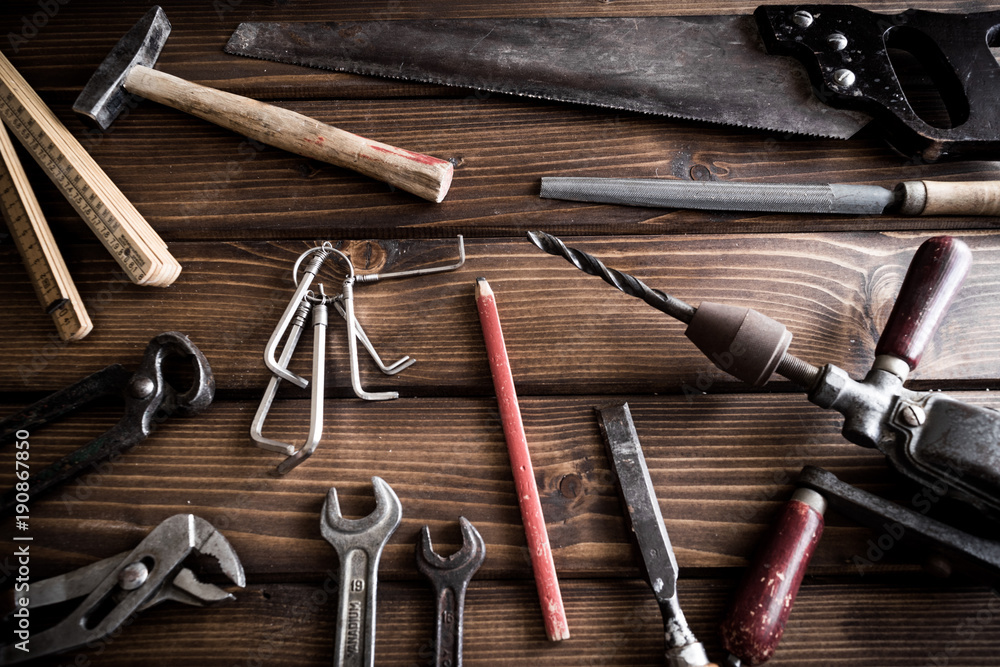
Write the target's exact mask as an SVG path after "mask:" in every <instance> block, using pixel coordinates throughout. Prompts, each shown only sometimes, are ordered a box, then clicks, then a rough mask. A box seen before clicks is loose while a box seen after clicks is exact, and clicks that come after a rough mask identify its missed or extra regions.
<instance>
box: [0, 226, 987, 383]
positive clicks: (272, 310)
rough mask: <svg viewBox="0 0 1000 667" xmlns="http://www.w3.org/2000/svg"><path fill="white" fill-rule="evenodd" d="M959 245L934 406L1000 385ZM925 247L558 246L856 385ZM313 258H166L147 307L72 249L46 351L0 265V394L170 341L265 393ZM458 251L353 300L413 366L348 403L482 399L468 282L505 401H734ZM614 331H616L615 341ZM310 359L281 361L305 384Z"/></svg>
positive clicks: (362, 262) (853, 241)
mask: <svg viewBox="0 0 1000 667" xmlns="http://www.w3.org/2000/svg"><path fill="white" fill-rule="evenodd" d="M319 238H322V237H319ZM961 238H962V239H963V240H965V241H966V242H968V244H969V245H970V247H971V248H972V251H973V260H972V261H973V264H972V269H971V273H970V276H969V278H968V279H967V280H966V283H965V285H964V286H963V287H962V289H961V290H960V291H959V293H958V296H957V297H956V299H955V301H954V303H953V305H952V307H951V309H950V311H949V313H948V315H947V317H946V318H945V321H944V323H943V324H942V326H941V328H940V329H939V331H938V333H937V335H936V336H935V337H934V338H933V339H932V340H931V342H930V345H929V347H928V350H927V351H926V352H925V354H924V360H923V362H922V364H921V366H920V368H918V369H917V371H916V372H915V373H914V375H913V380H914V381H916V382H918V383H921V382H923V383H926V385H927V386H930V387H933V388H938V389H947V388H949V387H951V386H955V385H956V384H962V385H963V386H967V387H978V388H983V389H985V388H988V387H990V386H991V384H992V383H993V382H995V379H996V378H998V377H1000V366H998V365H997V362H996V359H997V355H996V354H995V353H993V351H995V350H996V346H997V344H998V343H997V341H996V336H995V335H994V334H993V332H992V329H991V328H990V325H989V324H988V322H990V321H991V320H995V319H997V318H1000V311H998V310H997V309H1000V304H998V303H997V301H996V300H995V299H994V298H993V296H992V295H993V294H994V293H995V292H996V279H995V277H994V275H995V274H996V270H995V267H996V266H997V265H998V264H1000V235H996V234H985V233H972V232H968V233H963V234H962V235H961ZM334 240H336V239H334ZM923 240H924V235H922V234H879V233H871V232H858V233H854V234H838V235H835V236H827V235H822V234H820V235H806V234H792V235H728V236H726V237H718V236H711V235H699V236H695V235H690V236H680V237H673V236H663V237H642V236H639V237H612V238H594V237H576V238H571V237H567V241H568V243H569V244H570V245H571V246H574V247H579V248H580V249H581V250H584V251H586V252H590V253H592V254H594V255H596V256H597V257H598V258H601V259H603V260H604V261H605V262H606V263H608V264H609V265H610V266H614V267H615V268H618V269H619V270H621V271H625V272H627V273H631V274H633V275H635V276H636V277H639V278H640V279H642V280H644V281H645V282H647V283H648V284H649V285H651V286H654V287H656V288H658V289H662V290H664V291H666V292H669V293H672V294H674V295H675V296H677V297H678V298H680V299H683V300H685V301H687V302H689V303H691V304H693V305H697V304H699V303H700V302H701V301H712V302H716V303H727V304H732V305H736V306H748V307H752V308H756V309H757V310H760V311H761V312H763V313H764V314H765V315H768V316H769V317H772V318H773V319H776V320H778V321H779V322H782V323H783V324H785V325H786V326H787V327H788V328H789V330H790V331H791V332H792V333H793V335H794V338H793V340H792V344H791V348H790V351H791V352H792V353H793V354H796V355H798V356H800V357H802V358H803V359H806V360H808V361H811V362H813V363H816V364H822V363H826V362H830V363H835V364H837V365H838V366H840V367H842V368H844V369H845V370H847V371H848V372H849V373H851V374H852V375H854V376H855V377H863V376H864V374H865V373H866V372H867V371H868V369H869V368H870V367H871V363H872V360H873V358H874V357H873V355H874V348H875V344H876V341H877V340H878V337H879V334H880V332H881V330H882V328H883V326H884V325H885V322H886V320H887V318H888V315H889V312H890V310H891V308H892V304H893V303H894V301H895V298H896V293H897V290H898V289H899V286H900V284H901V283H902V280H903V276H904V275H905V272H906V267H907V266H908V264H909V262H910V259H911V258H912V256H913V253H914V252H915V250H916V248H917V247H918V246H919V245H920V243H921V242H922V241H923ZM315 244H316V242H315V241H314V242H311V243H305V242H292V243H214V244H202V243H175V244H173V245H172V247H171V250H172V251H173V252H174V253H176V255H177V256H178V257H179V258H181V261H182V264H184V265H185V266H186V267H187V271H188V275H187V277H186V278H185V280H182V281H180V282H179V283H178V284H176V285H174V286H173V287H172V288H171V289H170V290H156V291H150V290H148V289H136V288H133V287H131V286H130V285H128V284H126V283H123V282H122V281H121V279H120V277H119V276H118V274H117V273H116V272H115V269H114V264H113V263H112V262H111V260H110V258H109V257H107V255H106V254H102V253H101V252H100V251H99V250H97V249H90V248H87V247H79V248H70V249H68V250H69V252H68V253H67V257H68V259H67V261H68V262H69V265H70V271H71V272H72V273H73V276H74V278H75V280H76V282H77V286H78V288H79V290H80V293H81V294H82V295H83V298H84V301H85V303H86V304H87V306H88V308H89V309H90V311H91V313H92V318H93V320H94V325H95V331H94V332H93V333H92V334H91V335H90V337H89V338H88V345H87V346H83V347H80V346H71V345H64V344H59V342H58V341H52V340H49V339H48V338H47V337H46V334H47V333H48V332H49V329H50V326H51V325H50V324H49V322H48V318H46V317H45V316H44V314H41V313H38V312H37V308H36V307H35V305H34V302H33V299H34V297H33V293H32V292H31V286H30V284H29V283H28V280H27V278H26V276H25V275H24V273H23V269H21V267H20V265H19V263H18V262H19V260H18V258H17V256H16V253H14V252H13V251H12V250H10V251H8V252H6V253H3V252H2V250H0V262H3V263H4V264H5V265H6V266H7V267H9V269H8V270H5V271H3V273H2V274H0V285H2V286H3V293H4V294H5V295H7V296H6V299H7V300H8V301H7V303H8V304H9V305H8V308H10V309H11V310H9V311H8V312H9V313H10V315H11V318H12V319H11V321H12V322H17V324H18V326H17V327H8V328H6V329H5V330H3V331H0V343H2V344H3V345H4V348H5V354H4V355H2V357H0V388H2V390H3V391H23V390H24V389H26V388H30V389H31V390H33V391H36V392H42V391H44V390H45V389H48V390H49V391H54V390H55V389H57V388H60V387H62V386H64V385H66V384H69V383H71V382H75V381H76V380H78V379H79V378H80V377H82V376H84V375H86V374H88V373H92V372H94V371H96V370H99V369H100V368H103V367H104V366H106V365H109V364H111V363H115V362H118V363H123V364H125V365H127V366H130V367H133V368H134V367H135V366H136V365H137V364H138V361H139V358H140V356H141V350H142V349H143V347H144V346H145V344H146V342H148V341H149V339H150V338H152V337H153V336H155V335H156V334H158V333H161V332H163V331H168V330H175V329H181V330H182V333H185V334H187V335H188V336H189V337H190V338H191V339H192V340H193V341H194V342H195V344H196V345H198V346H199V348H200V349H201V350H202V352H204V353H205V355H206V356H207V357H208V359H209V361H210V362H211V364H212V366H213V369H214V371H215V375H216V381H217V383H218V386H219V388H220V391H222V392H227V391H239V392H246V391H251V390H252V391H255V392H259V391H261V390H262V388H263V386H264V385H265V384H266V382H267V374H266V371H265V369H264V366H263V362H262V354H263V349H264V345H265V343H266V342H267V339H268V337H269V336H270V334H271V332H272V330H273V328H274V326H275V324H276V322H277V319H278V316H279V315H280V314H281V312H282V311H283V310H284V308H285V306H286V304H287V301H288V299H289V298H290V297H291V292H292V283H291V280H290V271H291V267H292V264H293V263H294V260H295V258H296V257H297V256H298V254H299V253H301V252H302V251H303V250H305V249H307V248H309V247H313V246H314V245H315ZM466 246H467V256H468V260H467V262H466V265H465V266H464V267H463V268H462V269H461V270H459V271H456V272H452V273H444V274H438V275H435V276H427V277H424V278H416V279H409V280H398V281H385V282H383V283H379V284H375V285H370V286H367V285H363V286H360V287H358V288H357V290H356V303H357V306H356V309H357V313H358V317H359V319H360V321H361V323H362V325H363V326H364V327H365V329H366V331H367V332H368V334H369V336H370V338H371V339H372V340H373V341H374V343H375V346H376V347H377V348H378V349H379V351H380V354H382V355H383V356H384V357H385V358H392V359H395V358H398V357H401V356H403V355H404V354H408V355H410V356H412V357H414V358H416V359H417V360H418V361H417V363H416V364H415V365H414V366H412V367H411V368H409V369H407V370H406V371H404V372H403V373H402V374H400V375H397V376H395V377H392V378H389V377H386V376H383V375H382V374H381V373H379V372H378V370H377V369H376V368H375V367H374V366H373V365H372V364H371V363H370V362H369V361H368V360H367V359H364V360H362V371H363V376H362V379H363V384H364V385H365V386H369V387H372V388H373V389H379V388H387V387H388V388H393V389H397V390H399V391H401V392H403V394H404V395H409V396H414V395H455V394H456V393H467V392H474V393H478V394H485V393H487V392H489V391H490V379H489V369H488V368H487V365H486V359H485V357H484V356H483V355H484V353H483V343H482V335H481V331H480V327H479V324H478V321H477V319H476V312H475V302H474V298H473V291H474V289H473V287H474V280H475V278H476V277H477V276H484V277H486V278H487V279H489V280H490V282H491V284H492V285H493V286H494V288H495V290H496V293H497V301H498V304H500V307H501V308H503V309H504V312H505V318H504V320H505V321H504V327H505V329H506V330H507V338H508V346H509V355H510V358H511V363H512V365H513V369H514V375H515V380H516V382H517V384H518V392H519V393H523V394H526V395H531V394H570V393H594V392H595V391H598V390H599V391H607V392H610V393H623V392H657V393H678V392H692V391H693V392H695V393H698V392H700V391H705V390H708V389H709V388H710V389H711V391H713V392H718V391H733V390H740V391H743V390H745V389H746V388H745V387H744V386H743V385H742V384H741V383H738V382H736V381H735V380H733V379H731V378H729V376H727V375H724V374H723V373H722V372H721V371H717V370H716V369H715V368H714V367H712V366H710V364H709V362H708V360H707V359H705V358H704V357H703V356H702V355H701V353H700V352H698V351H697V349H696V348H695V347H694V345H693V344H692V343H691V342H690V341H689V340H687V338H685V337H684V327H683V325H681V324H680V323H678V322H675V321H673V320H671V319H670V318H668V317H666V316H664V315H663V314H661V313H659V312H657V311H655V310H654V309H652V308H649V307H648V306H646V305H644V304H643V303H641V302H640V301H638V300H637V299H633V298H631V297H628V296H626V295H624V294H621V293H620V292H618V291H616V290H615V289H614V288H612V287H611V286H609V285H606V284H605V283H604V282H602V281H601V280H600V279H598V278H594V277H592V276H588V275H585V274H583V273H582V272H580V271H579V270H577V269H576V268H574V267H573V266H571V265H570V264H569V263H567V262H566V261H564V260H563V259H561V258H558V257H551V256H549V255H546V254H544V253H543V252H541V251H539V250H538V249H536V248H535V247H534V246H532V245H531V244H530V243H529V242H528V241H527V240H521V239H517V238H496V239H472V240H468V241H467V243H466ZM342 247H343V248H344V249H345V250H346V251H347V252H348V253H349V254H351V255H352V256H353V257H355V260H354V261H355V263H356V264H357V265H358V266H359V270H361V269H362V267H363V271H364V272H377V271H384V270H397V269H404V268H415V267H419V266H436V265H441V264H446V263H448V262H450V261H454V258H455V256H456V254H457V249H456V241H455V239H446V240H443V239H436V240H423V241H417V240H413V241H406V240H400V241H378V242H376V241H350V242H347V243H345V244H344V245H343V246H342ZM338 271H340V269H338V268H336V267H334V266H333V265H331V266H330V267H329V268H327V269H324V271H323V272H322V273H321V274H320V275H321V277H320V280H327V281H330V280H331V279H332V280H333V283H332V284H333V285H334V287H333V288H329V289H332V290H334V292H337V291H339V289H335V288H336V285H338V280H339V279H342V276H343V274H342V273H338ZM338 276H340V278H338ZM137 313H142V314H143V315H142V317H137ZM506 313H509V314H506ZM624 322H628V323H629V326H628V327H626V328H624V329H623V327H622V326H621V324H622V323H624ZM343 331H344V328H343V327H342V326H341V325H339V324H338V323H337V320H331V326H330V347H329V351H328V362H329V363H328V383H327V386H328V390H329V392H331V395H338V396H347V395H350V389H349V384H350V383H349V377H348V376H347V372H346V369H347V368H348V362H347V357H346V355H347V353H346V349H347V346H346V341H345V340H344V337H343ZM308 340H309V338H308V336H307V337H306V342H305V347H303V352H302V354H300V355H297V357H296V363H297V364H298V367H299V368H300V369H302V371H303V372H305V370H307V369H308V368H309V358H308V352H307V350H308V349H309V348H308ZM772 386H774V387H779V388H788V385H787V383H784V385H783V383H781V382H778V383H777V384H775V385H772ZM918 386H919V384H918ZM287 390H291V388H286V391H287ZM293 395H294V394H293ZM301 395H302V396H305V395H307V394H306V393H305V392H302V393H301Z"/></svg>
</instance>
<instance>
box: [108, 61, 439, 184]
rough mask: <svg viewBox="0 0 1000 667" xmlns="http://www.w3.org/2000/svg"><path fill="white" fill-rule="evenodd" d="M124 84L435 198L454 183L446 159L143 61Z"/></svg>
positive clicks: (231, 126) (224, 124)
mask: <svg viewBox="0 0 1000 667" xmlns="http://www.w3.org/2000/svg"><path fill="white" fill-rule="evenodd" d="M125 89H126V90H128V91H129V92H130V93H134V94H136V95H141V96H142V97H145V98H148V99H150V100H153V101H154V102H159V103H160V104H165V105H167V106H169V107H173V108H174V109H178V110H180V111H184V112H185V113H190V114H192V115H195V116H198V117H199V118H203V119H205V120H207V121H209V122H211V123H215V124H216V125H221V126H222V127H225V128H228V129H230V130H233V131H234V132H238V133H240V134H243V135H245V136H247V137H250V138H251V139H256V140H257V141H260V142H261V143H264V144H268V145H269V146H275V147H276V148H281V149H283V150H286V151H289V152H291V153H297V154H299V155H304V156H306V157H310V158H314V159H316V160H322V161H323V162H329V163H330V164H335V165H337V166H339V167H346V168H348V169H353V170H355V171H358V172H361V173H362V174H365V175H366V176H371V177H372V178H376V179H378V180H380V181H384V182H386V183H389V184H390V185H393V186H395V187H397V188H400V189H401V190H406V191H407V192H410V193H413V194H415V195H417V196H418V197H423V198H424V199H429V200H430V201H433V202H440V201H441V200H443V199H444V197H445V195H446V194H447V193H448V188H449V186H450V185H451V179H452V174H453V172H454V167H453V166H452V164H451V163H450V162H448V161H447V160H441V159H438V158H435V157H431V156H429V155H422V154H420V153H413V152H411V151H408V150H404V149H402V148H396V147H395V146H390V145H388V144H383V143H379V142H377V141H372V140H370V139H365V138H364V137H359V136H358V135H356V134H351V133H350V132H345V131H344V130H340V129H337V128H335V127H332V126H330V125H326V124H325V123H321V122H319V121H317V120H315V119H313V118H309V117H307V116H303V115H302V114H300V113H296V112H294V111H289V110H288V109H282V108H281V107H276V106H273V105H270V104H264V103H263V102H258V101H257V100H252V99H250V98H247V97H242V96H240V95H234V94H232V93H227V92H223V91H221V90H216V89H215V88H209V87H207V86H201V85H198V84H196V83H191V82H190V81H185V80H184V79H180V78H178V77H175V76H172V75H170V74H166V73H164V72H160V71H158V70H154V69H150V68H148V67H144V66H142V65H137V66H135V67H133V68H132V69H131V70H130V71H129V73H128V74H127V75H126V77H125Z"/></svg>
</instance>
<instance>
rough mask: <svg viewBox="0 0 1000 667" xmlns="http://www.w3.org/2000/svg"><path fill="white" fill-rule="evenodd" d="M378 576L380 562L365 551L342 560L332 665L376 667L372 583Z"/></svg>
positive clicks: (352, 551)
mask: <svg viewBox="0 0 1000 667" xmlns="http://www.w3.org/2000/svg"><path fill="white" fill-rule="evenodd" d="M377 576H378V560H377V559H375V560H373V559H372V558H371V557H370V555H369V553H368V552H367V551H365V550H364V549H349V550H348V551H347V553H345V554H344V555H343V557H342V558H341V560H340V584H339V585H340V590H341V595H340V598H339V600H340V608H339V609H338V610H337V614H338V618H340V619H346V621H342V622H338V623H337V634H336V637H335V638H334V655H333V664H334V665H337V666H338V667H371V666H372V665H374V664H375V656H374V652H375V641H374V640H375V636H374V635H375V604H376V602H375V595H376V591H377V589H376V588H375V586H372V585H371V583H372V582H374V581H375V580H376V577H377Z"/></svg>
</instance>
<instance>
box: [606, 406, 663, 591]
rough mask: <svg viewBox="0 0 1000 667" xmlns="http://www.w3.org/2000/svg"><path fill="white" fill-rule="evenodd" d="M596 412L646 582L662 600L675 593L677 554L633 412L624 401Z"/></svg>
mask: <svg viewBox="0 0 1000 667" xmlns="http://www.w3.org/2000/svg"><path fill="white" fill-rule="evenodd" d="M598 414H599V415H600V417H601V424H600V425H601V433H602V434H603V435H604V444H605V447H606V449H607V452H608V458H609V459H610V460H611V466H612V472H613V473H614V476H615V478H616V479H617V480H618V488H619V490H620V491H621V494H622V498H623V499H624V501H625V507H626V508H627V509H628V519H629V526H630V527H631V528H632V532H633V533H635V539H636V542H637V543H638V545H639V551H640V552H641V554H642V561H643V564H644V565H645V570H646V576H647V577H648V579H649V584H650V586H652V588H653V593H654V594H655V595H656V599H657V601H659V602H661V604H662V603H663V602H664V601H666V600H669V599H670V598H675V597H676V596H677V557H676V556H674V550H673V547H671V546H670V538H669V537H668V536H667V529H666V527H665V526H664V524H663V515H662V514H661V513H660V505H659V503H658V502H657V501H656V493H655V491H654V490H653V480H652V478H651V477H650V476H649V468H647V467H646V458H645V457H644V456H643V454H642V447H641V446H640V444H639V435H638V434H637V433H636V431H635V424H633V422H632V413H631V411H630V410H629V407H628V404H627V403H623V404H621V405H610V406H608V407H605V408H602V409H600V410H598Z"/></svg>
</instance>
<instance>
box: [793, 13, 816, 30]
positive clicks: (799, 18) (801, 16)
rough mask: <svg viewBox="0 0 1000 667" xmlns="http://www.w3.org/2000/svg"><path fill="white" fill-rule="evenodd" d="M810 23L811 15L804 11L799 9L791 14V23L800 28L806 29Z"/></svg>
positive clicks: (811, 20)
mask: <svg viewBox="0 0 1000 667" xmlns="http://www.w3.org/2000/svg"><path fill="white" fill-rule="evenodd" d="M812 22H813V15H812V14H810V13H809V12H807V11H806V10H804V9H800V10H799V11H797V12H795V13H794V14H792V23H794V24H795V25H797V26H799V27H800V28H808V27H809V26H811V25H812Z"/></svg>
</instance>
